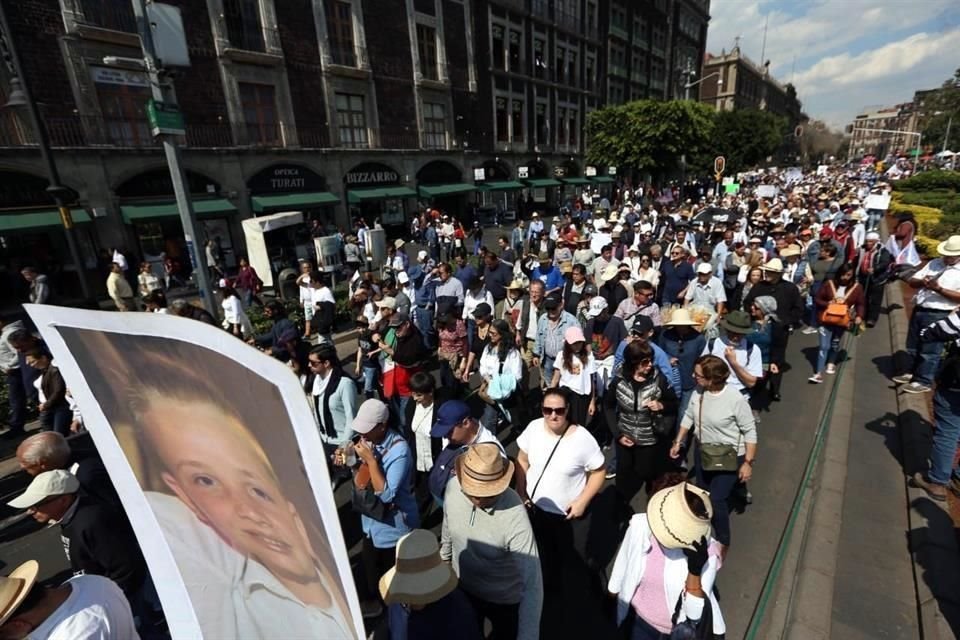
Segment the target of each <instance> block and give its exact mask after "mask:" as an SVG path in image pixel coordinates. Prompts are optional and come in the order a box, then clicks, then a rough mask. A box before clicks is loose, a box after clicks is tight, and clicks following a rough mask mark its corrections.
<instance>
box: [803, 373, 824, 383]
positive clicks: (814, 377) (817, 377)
mask: <svg viewBox="0 0 960 640" xmlns="http://www.w3.org/2000/svg"><path fill="white" fill-rule="evenodd" d="M807 382H809V383H810V384H820V383H822V382H823V376H821V375H820V374H819V373H815V374H813V375H812V376H810V377H809V378H807Z"/></svg>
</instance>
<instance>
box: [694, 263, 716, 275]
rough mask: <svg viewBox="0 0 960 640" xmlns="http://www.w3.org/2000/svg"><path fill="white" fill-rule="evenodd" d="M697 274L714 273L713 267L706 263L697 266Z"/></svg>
mask: <svg viewBox="0 0 960 640" xmlns="http://www.w3.org/2000/svg"><path fill="white" fill-rule="evenodd" d="M697 273H713V267H711V266H710V265H709V264H707V263H706V262H701V263H700V264H699V265H698V266H697Z"/></svg>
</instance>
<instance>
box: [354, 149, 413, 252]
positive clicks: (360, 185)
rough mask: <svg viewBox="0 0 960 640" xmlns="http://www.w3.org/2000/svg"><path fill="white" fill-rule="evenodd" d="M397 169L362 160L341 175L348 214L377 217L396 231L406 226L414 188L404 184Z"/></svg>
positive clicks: (404, 228)
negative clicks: (348, 209) (347, 204)
mask: <svg viewBox="0 0 960 640" xmlns="http://www.w3.org/2000/svg"><path fill="white" fill-rule="evenodd" d="M400 178H401V176H400V172H398V171H397V170H396V169H394V168H393V167H391V166H390V165H386V164H383V163H380V162H364V163H361V164H358V165H357V166H355V167H353V168H352V169H350V171H347V172H346V173H345V174H344V175H343V184H344V190H345V191H346V193H347V202H348V203H349V205H350V217H351V218H358V217H362V218H363V219H364V220H365V221H366V222H367V224H372V223H373V222H375V221H376V220H378V219H379V220H380V223H381V224H382V225H383V226H384V227H385V228H387V230H388V233H390V234H391V235H396V234H398V233H403V232H405V231H406V228H407V224H406V223H407V209H408V208H409V207H411V206H414V205H412V204H411V198H415V197H416V195H417V192H416V191H414V190H413V189H411V188H410V187H407V186H405V185H404V184H403V182H402V180H401V179H400Z"/></svg>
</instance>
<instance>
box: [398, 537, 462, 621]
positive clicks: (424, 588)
mask: <svg viewBox="0 0 960 640" xmlns="http://www.w3.org/2000/svg"><path fill="white" fill-rule="evenodd" d="M456 588H457V574H455V573H454V572H453V567H452V566H451V565H450V564H449V563H447V562H444V561H443V559H442V558H441V557H440V545H439V544H437V537H436V536H435V535H433V534H432V533H430V532H429V531H426V530H424V529H414V530H413V531H411V532H410V533H408V534H406V535H405V536H403V537H402V538H400V539H399V540H398V541H397V562H396V564H395V565H394V566H393V567H391V568H390V570H389V571H387V572H386V573H385V574H383V577H382V578H380V595H381V596H382V597H383V601H384V602H385V603H386V604H388V605H390V604H408V605H410V604H412V605H417V606H421V605H426V604H430V603H432V602H436V601H437V600H439V599H440V598H442V597H444V596H445V595H447V594H448V593H450V592H451V591H453V590H454V589H456Z"/></svg>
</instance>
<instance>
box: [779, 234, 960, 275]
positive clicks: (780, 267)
mask: <svg viewBox="0 0 960 640" xmlns="http://www.w3.org/2000/svg"><path fill="white" fill-rule="evenodd" d="M958 239H960V238H958ZM957 255H960V253H958V254H957ZM760 270H761V271H773V272H776V273H783V262H782V261H781V260H780V258H771V259H770V260H769V261H768V262H767V264H765V265H763V266H762V267H760Z"/></svg>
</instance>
